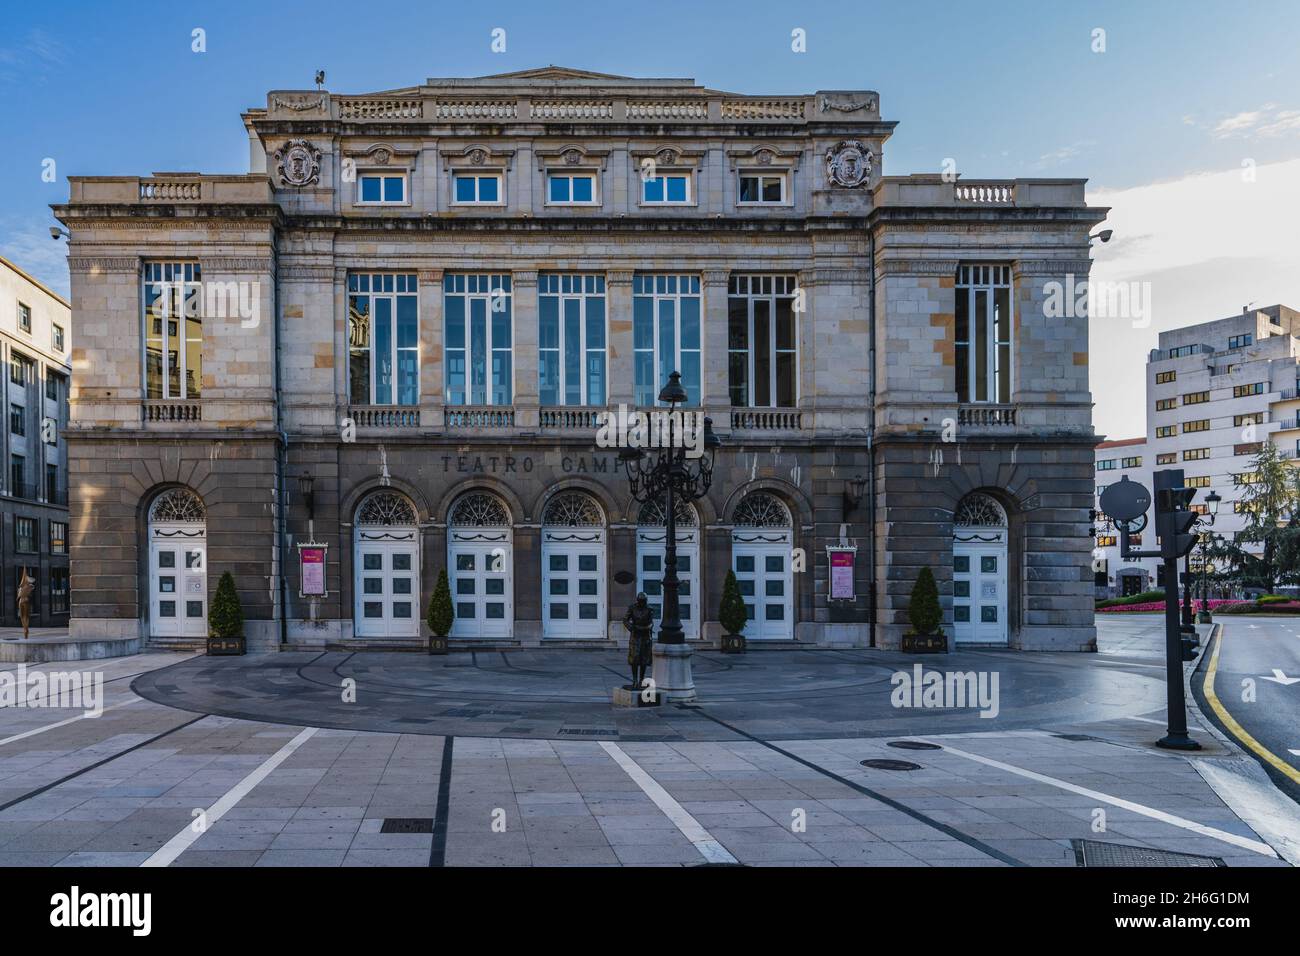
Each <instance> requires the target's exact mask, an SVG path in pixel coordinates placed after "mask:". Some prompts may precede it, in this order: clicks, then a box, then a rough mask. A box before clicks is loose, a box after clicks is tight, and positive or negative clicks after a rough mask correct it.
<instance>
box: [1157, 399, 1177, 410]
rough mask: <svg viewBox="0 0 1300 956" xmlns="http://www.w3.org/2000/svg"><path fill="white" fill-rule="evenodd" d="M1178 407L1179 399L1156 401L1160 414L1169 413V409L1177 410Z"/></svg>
mask: <svg viewBox="0 0 1300 956" xmlns="http://www.w3.org/2000/svg"><path fill="white" fill-rule="evenodd" d="M1177 407H1178V399H1176V398H1158V399H1156V411H1158V412H1167V411H1169V409H1171V408H1177Z"/></svg>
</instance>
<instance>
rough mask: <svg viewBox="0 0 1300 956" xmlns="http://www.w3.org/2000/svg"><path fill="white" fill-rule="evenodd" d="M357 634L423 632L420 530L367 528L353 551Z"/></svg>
mask: <svg viewBox="0 0 1300 956" xmlns="http://www.w3.org/2000/svg"><path fill="white" fill-rule="evenodd" d="M354 558H355V561H356V564H355V565H354V567H355V569H356V571H355V577H356V611H355V616H354V618H353V621H354V622H355V623H354V633H355V635H356V636H357V637H380V638H383V637H419V636H420V549H419V533H418V532H417V531H415V530H414V529H412V530H411V531H396V532H394V531H388V530H385V531H384V532H373V533H372V532H367V531H363V532H361V534H360V535H359V536H358V538H357V542H356V554H355V555H354Z"/></svg>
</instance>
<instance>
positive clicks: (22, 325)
mask: <svg viewBox="0 0 1300 956" xmlns="http://www.w3.org/2000/svg"><path fill="white" fill-rule="evenodd" d="M18 328H19V329H20V330H21V331H23V332H30V331H31V330H32V310H31V307H30V306H28V305H24V304H23V303H22V302H19V303H18Z"/></svg>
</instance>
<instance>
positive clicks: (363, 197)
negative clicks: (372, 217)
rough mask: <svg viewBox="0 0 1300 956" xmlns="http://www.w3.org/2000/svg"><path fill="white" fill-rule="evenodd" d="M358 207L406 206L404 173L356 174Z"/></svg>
mask: <svg viewBox="0 0 1300 956" xmlns="http://www.w3.org/2000/svg"><path fill="white" fill-rule="evenodd" d="M357 205H358V206H404V205H406V174H405V173H358V174H357Z"/></svg>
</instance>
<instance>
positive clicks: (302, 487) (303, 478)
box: [298, 471, 316, 521]
mask: <svg viewBox="0 0 1300 956" xmlns="http://www.w3.org/2000/svg"><path fill="white" fill-rule="evenodd" d="M315 484H316V479H315V478H313V477H312V476H311V472H310V471H304V472H303V473H302V474H301V475H299V476H298V491H300V492H301V493H302V500H303V504H305V505H306V506H307V520H308V521H313V520H315V518H316V495H315V493H314V492H313V491H312V489H313V487H314V486H315Z"/></svg>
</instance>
